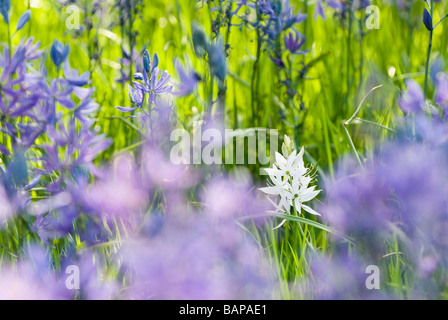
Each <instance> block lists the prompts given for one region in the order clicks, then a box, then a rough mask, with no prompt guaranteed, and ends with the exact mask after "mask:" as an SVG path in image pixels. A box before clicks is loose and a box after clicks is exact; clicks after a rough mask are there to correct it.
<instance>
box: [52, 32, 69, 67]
mask: <svg viewBox="0 0 448 320" xmlns="http://www.w3.org/2000/svg"><path fill="white" fill-rule="evenodd" d="M69 53H70V45H68V44H67V45H64V44H62V43H61V42H59V41H58V40H57V39H56V40H54V42H53V44H52V46H51V51H50V57H51V60H52V61H53V63H54V64H55V66H56V67H58V68H59V67H60V66H61V64H62V63H63V62H64V61H65V59H67V57H68V54H69Z"/></svg>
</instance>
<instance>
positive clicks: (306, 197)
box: [299, 187, 321, 202]
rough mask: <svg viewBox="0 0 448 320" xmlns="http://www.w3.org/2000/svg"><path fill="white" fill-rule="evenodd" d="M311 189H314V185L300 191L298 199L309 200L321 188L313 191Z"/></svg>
mask: <svg viewBox="0 0 448 320" xmlns="http://www.w3.org/2000/svg"><path fill="white" fill-rule="evenodd" d="M313 189H314V187H313V188H309V189H307V190H306V191H305V192H304V193H302V194H301V195H300V196H299V198H300V201H302V202H307V201H310V200H312V199H314V198H315V197H316V196H317V195H318V194H319V193H320V191H321V190H316V191H314V190H313Z"/></svg>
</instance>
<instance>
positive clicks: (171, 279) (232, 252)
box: [117, 212, 274, 300]
mask: <svg viewBox="0 0 448 320" xmlns="http://www.w3.org/2000/svg"><path fill="white" fill-rule="evenodd" d="M180 218H181V219H180ZM238 228H239V227H238V226H237V225H236V224H234V223H225V222H222V223H219V222H216V221H215V222H213V221H210V220H209V219H208V218H207V217H206V216H202V215H196V216H195V217H193V216H188V214H187V213H186V212H183V214H182V216H179V217H174V216H173V217H171V218H170V217H167V218H166V219H165V222H164V224H163V225H162V226H159V230H158V232H157V233H156V234H155V235H153V236H152V237H151V238H142V237H138V236H136V237H134V239H129V240H128V241H125V243H124V245H123V247H122V248H121V250H120V254H119V256H118V257H117V258H118V259H120V261H122V265H123V269H124V270H126V276H127V277H129V279H132V280H131V283H130V286H129V287H128V288H126V290H125V291H124V298H127V299H157V300H164V299H189V300H190V299H192V300H196V299H269V298H271V297H272V288H273V287H272V285H273V284H274V282H273V279H272V278H271V274H270V272H269V269H267V268H268V267H267V265H266V261H264V260H263V259H262V257H261V256H260V252H259V250H258V247H256V246H254V244H253V243H251V242H250V241H249V240H248V239H247V238H245V237H243V236H242V233H241V231H240V230H238Z"/></svg>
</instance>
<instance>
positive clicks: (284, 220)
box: [272, 219, 286, 230]
mask: <svg viewBox="0 0 448 320" xmlns="http://www.w3.org/2000/svg"><path fill="white" fill-rule="evenodd" d="M285 222H286V219H283V221H282V222H281V223H280V224H279V225H278V226H276V227H275V228H274V229H272V230H275V229H278V228H280V227H281V226H282V225H284V224H285Z"/></svg>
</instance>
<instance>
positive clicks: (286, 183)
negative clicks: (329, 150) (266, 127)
mask: <svg viewBox="0 0 448 320" xmlns="http://www.w3.org/2000/svg"><path fill="white" fill-rule="evenodd" d="M304 152H305V150H304V148H302V149H301V150H300V152H299V153H297V151H296V150H294V151H292V152H291V154H289V156H288V155H287V158H285V157H284V156H283V155H281V154H280V153H278V152H276V153H275V160H276V164H274V165H273V166H272V168H270V169H265V170H266V172H267V173H268V175H269V178H270V180H271V184H270V185H268V187H265V188H260V190H261V191H262V192H264V193H266V194H267V195H271V196H276V197H277V198H278V197H279V198H280V201H279V202H278V203H274V202H273V201H272V200H270V199H269V197H268V199H269V200H270V201H271V202H272V204H273V205H274V206H275V208H276V212H280V213H287V214H291V209H294V208H295V210H296V212H297V214H300V213H301V210H302V209H304V210H305V211H307V212H309V213H311V214H314V215H320V214H319V213H318V212H316V211H315V210H313V209H312V208H311V207H309V206H307V205H305V204H304V202H308V201H310V200H312V199H314V198H315V197H316V196H317V195H318V194H319V192H320V191H321V190H315V188H316V187H315V186H312V187H309V184H310V183H311V181H312V180H313V177H312V175H311V174H310V169H309V168H306V167H305V164H304V162H303V154H304ZM283 153H285V148H284V150H283ZM286 153H287V152H286ZM285 222H286V220H283V221H282V223H281V224H280V225H279V226H277V227H276V228H278V227H280V226H282V225H283V224H284V223H285Z"/></svg>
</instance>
